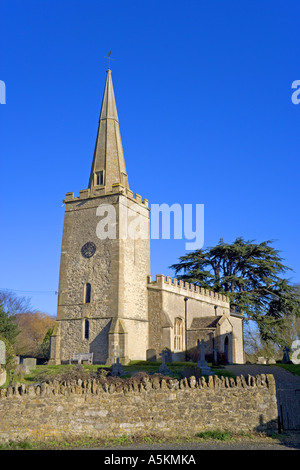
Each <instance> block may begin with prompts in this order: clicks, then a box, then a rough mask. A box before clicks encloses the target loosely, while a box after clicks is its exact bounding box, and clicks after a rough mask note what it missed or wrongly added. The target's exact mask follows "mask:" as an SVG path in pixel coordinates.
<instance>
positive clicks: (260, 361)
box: [256, 356, 267, 364]
mask: <svg viewBox="0 0 300 470" xmlns="http://www.w3.org/2000/svg"><path fill="white" fill-rule="evenodd" d="M256 364H267V359H266V358H265V357H264V356H259V357H258V358H257V361H256Z"/></svg>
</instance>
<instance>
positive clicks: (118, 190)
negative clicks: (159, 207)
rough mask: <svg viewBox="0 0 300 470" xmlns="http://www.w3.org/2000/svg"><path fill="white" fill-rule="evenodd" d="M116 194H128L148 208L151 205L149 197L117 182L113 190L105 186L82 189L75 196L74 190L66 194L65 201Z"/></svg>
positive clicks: (130, 197)
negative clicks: (146, 197)
mask: <svg viewBox="0 0 300 470" xmlns="http://www.w3.org/2000/svg"><path fill="white" fill-rule="evenodd" d="M115 194H120V195H124V196H127V197H128V198H129V199H131V200H132V201H135V202H137V203H138V204H143V205H144V206H145V207H147V208H148V206H149V201H148V199H145V198H144V199H143V198H142V196H140V194H137V193H135V194H133V191H131V190H130V189H128V188H126V187H125V186H123V185H121V184H119V183H116V184H113V185H112V191H107V190H106V187H105V186H102V187H99V188H97V187H96V188H95V189H93V190H92V191H91V190H90V189H82V190H81V191H79V196H75V195H74V192H69V193H67V194H66V198H65V199H64V201H63V202H64V203H67V202H73V201H77V202H78V201H80V200H85V199H92V198H96V197H102V196H110V195H115Z"/></svg>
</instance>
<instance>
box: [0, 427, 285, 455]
mask: <svg viewBox="0 0 300 470" xmlns="http://www.w3.org/2000/svg"><path fill="white" fill-rule="evenodd" d="M282 437H283V436H282V435H281V436H278V435H274V436H268V435H265V434H263V433H255V432H253V433H250V432H249V433H245V432H238V433H232V432H230V431H222V430H220V429H216V430H207V431H201V432H198V433H197V434H196V435H194V436H186V437H181V436H178V437H174V438H167V437H165V436H164V435H154V434H153V435H147V434H146V435H143V434H139V435H133V436H128V435H126V434H123V435H121V436H118V437H114V438H110V439H103V438H102V439H101V438H94V437H91V436H85V437H78V438H73V439H67V438H66V439H64V440H59V439H52V440H48V441H45V442H42V441H30V440H24V441H19V442H18V441H8V442H6V443H2V444H1V443H0V450H58V449H60V450H68V449H69V450H72V449H91V448H94V449H96V448H102V449H103V448H107V449H109V448H114V447H124V449H126V447H128V446H130V445H139V444H149V445H151V446H155V445H157V444H165V445H168V444H183V443H193V444H195V443H197V442H203V441H217V442H219V441H223V442H225V441H231V442H237V441H244V442H245V441H246V442H248V441H250V440H251V441H254V440H259V441H262V440H263V441H264V442H266V441H268V442H270V439H271V440H273V439H279V438H280V439H282Z"/></svg>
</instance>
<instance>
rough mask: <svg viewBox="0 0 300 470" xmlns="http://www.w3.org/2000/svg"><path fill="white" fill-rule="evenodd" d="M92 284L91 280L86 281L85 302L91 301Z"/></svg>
mask: <svg viewBox="0 0 300 470" xmlns="http://www.w3.org/2000/svg"><path fill="white" fill-rule="evenodd" d="M91 289H92V287H91V284H90V283H89V282H87V283H86V285H85V288H84V303H85V304H89V303H90V301H91Z"/></svg>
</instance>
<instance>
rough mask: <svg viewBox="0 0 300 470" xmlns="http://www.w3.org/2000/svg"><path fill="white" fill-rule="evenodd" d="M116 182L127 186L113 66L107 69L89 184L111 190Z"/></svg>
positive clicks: (92, 187) (91, 186) (92, 186)
mask: <svg viewBox="0 0 300 470" xmlns="http://www.w3.org/2000/svg"><path fill="white" fill-rule="evenodd" d="M116 183H119V184H122V185H123V186H125V187H126V188H128V179H127V174H126V166H125V160H124V154H123V147H122V141H121V134H120V129H119V119H118V113H117V107H116V101H115V95H114V89H113V83H112V78H111V70H110V69H108V70H107V77H106V83H105V89H104V94H103V99H102V106H101V112H100V118H99V126H98V133H97V139H96V145H95V151H94V158H93V164H92V169H91V175H90V181H89V188H90V189H91V190H92V191H93V189H94V188H95V187H105V188H106V191H111V190H112V185H113V184H116Z"/></svg>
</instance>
